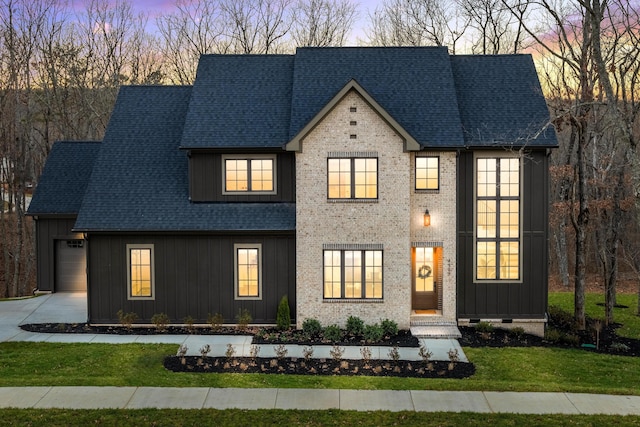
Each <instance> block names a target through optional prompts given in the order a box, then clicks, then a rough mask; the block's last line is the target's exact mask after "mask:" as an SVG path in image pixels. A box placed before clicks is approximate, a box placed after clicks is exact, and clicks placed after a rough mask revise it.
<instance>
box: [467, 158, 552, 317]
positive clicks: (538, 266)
mask: <svg viewBox="0 0 640 427" xmlns="http://www.w3.org/2000/svg"><path fill="white" fill-rule="evenodd" d="M473 159H474V157H473V152H464V153H462V154H461V155H460V157H459V162H458V196H457V197H458V200H457V202H458V285H457V288H458V303H457V305H458V317H459V318H471V319H473V318H498V319H500V318H501V319H512V318H513V319H517V318H536V319H537V318H543V317H544V316H545V313H546V310H547V282H548V271H547V268H548V267H547V258H548V252H547V233H548V203H549V202H548V197H549V193H548V188H549V182H548V179H549V178H548V166H549V164H548V157H547V155H546V152H545V151H541V150H540V151H533V152H531V153H528V154H527V155H526V156H525V159H524V160H523V164H524V171H523V172H524V173H523V191H522V209H523V212H522V214H523V235H522V239H523V240H522V251H523V256H522V277H523V281H522V283H509V282H505V283H473V256H474V252H473V204H474V200H473V184H474V179H473V167H474V162H473Z"/></svg>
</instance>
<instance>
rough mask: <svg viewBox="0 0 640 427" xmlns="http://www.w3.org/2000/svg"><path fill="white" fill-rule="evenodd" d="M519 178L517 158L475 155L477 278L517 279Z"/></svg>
mask: <svg viewBox="0 0 640 427" xmlns="http://www.w3.org/2000/svg"><path fill="white" fill-rule="evenodd" d="M520 181H521V179H520V159H519V158H517V157H477V158H476V189H475V190H476V191H475V195H476V200H475V224H476V230H475V238H476V242H475V256H476V258H475V261H476V262H475V264H476V274H475V278H476V280H478V281H503V280H509V281H517V280H520V278H521V277H520V276H521V257H520V247H521V216H520V201H521V182H520Z"/></svg>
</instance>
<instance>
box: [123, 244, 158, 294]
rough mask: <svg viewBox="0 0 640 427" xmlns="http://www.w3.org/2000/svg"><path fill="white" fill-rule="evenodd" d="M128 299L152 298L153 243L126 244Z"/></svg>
mask: <svg viewBox="0 0 640 427" xmlns="http://www.w3.org/2000/svg"><path fill="white" fill-rule="evenodd" d="M127 266H128V269H127V287H128V298H129V299H153V298H154V273H153V245H127Z"/></svg>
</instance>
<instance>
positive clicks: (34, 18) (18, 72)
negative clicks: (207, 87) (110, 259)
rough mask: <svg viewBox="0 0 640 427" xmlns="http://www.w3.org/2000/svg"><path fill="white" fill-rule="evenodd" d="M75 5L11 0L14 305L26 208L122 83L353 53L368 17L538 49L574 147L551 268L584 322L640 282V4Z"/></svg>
mask: <svg viewBox="0 0 640 427" xmlns="http://www.w3.org/2000/svg"><path fill="white" fill-rule="evenodd" d="M73 4H76V5H77V2H76V3H65V2H61V1H57V0H0V200H2V202H0V203H1V204H0V206H2V209H0V245H1V246H2V249H1V252H0V296H5V297H6V296H17V295H22V294H27V293H29V292H30V291H31V290H32V289H33V286H34V279H33V276H34V266H35V261H34V258H35V256H34V248H33V224H32V223H31V221H30V220H29V219H27V218H25V217H24V212H25V209H26V206H27V201H28V197H29V195H30V193H31V190H32V187H33V185H35V184H36V180H37V177H38V176H39V175H40V173H41V172H42V168H43V165H44V161H45V159H46V156H47V154H48V152H49V150H50V148H51V146H52V143H53V141H56V140H68V139H72V140H100V139H101V138H102V136H103V134H104V130H105V128H106V125H107V122H108V120H109V114H110V112H111V109H112V107H113V103H114V101H115V97H116V95H117V91H118V89H119V87H120V86H121V85H124V84H178V85H184V84H191V83H193V81H194V78H195V73H196V67H197V63H198V58H199V57H200V55H202V54H207V53H222V54H278V53H291V52H293V51H294V50H295V48H296V47H297V46H322V47H325V46H344V45H346V44H347V43H348V42H349V40H350V39H349V37H350V35H351V34H353V32H354V30H355V28H354V25H355V24H356V22H357V19H358V18H365V19H366V21H367V26H366V28H365V29H364V32H363V34H361V36H360V37H359V38H358V42H357V43H358V44H360V45H370V46H424V45H436V46H446V47H448V48H449V51H450V52H451V53H452V54H503V53H523V52H525V53H531V54H532V55H533V56H534V60H535V61H536V66H537V69H538V73H539V76H540V79H541V82H542V85H543V91H544V95H545V97H546V99H547V102H548V106H549V109H550V112H551V117H552V122H551V123H549V125H550V126H554V127H555V129H556V130H557V132H558V137H559V142H560V148H559V149H557V150H554V152H553V153H552V154H551V158H552V168H551V183H550V185H551V190H552V191H551V193H552V196H551V197H552V200H551V215H550V230H551V234H550V242H549V245H550V253H551V254H552V257H551V258H552V260H551V271H552V275H553V277H557V278H558V280H560V282H561V283H562V285H563V286H564V287H566V288H567V290H575V302H576V304H575V307H576V308H575V313H574V314H575V317H576V320H577V321H578V323H579V324H580V325H583V326H584V325H585V313H584V295H585V291H586V286H587V283H588V278H589V277H590V276H593V275H596V277H598V279H599V281H600V282H601V283H602V285H603V288H604V293H605V317H606V320H607V321H609V322H611V321H613V307H614V306H615V303H616V297H615V295H616V284H617V283H618V282H619V280H620V279H619V276H620V272H624V273H625V274H627V275H629V274H631V275H635V276H634V277H635V280H636V281H637V282H638V283H640V243H639V242H638V237H639V236H640V230H639V224H640V160H639V158H638V150H637V147H636V145H637V143H638V138H639V136H640V120H639V118H638V116H639V113H640V104H639V99H640V89H639V79H640V58H639V56H640V40H639V37H640V36H639V35H640V23H639V22H640V19H639V17H640V4H638V1H637V0H633V1H628V0H533V1H527V0H383V1H381V3H380V4H379V5H378V7H376V9H375V10H370V11H362V10H359V9H358V5H357V2H356V1H355V0H201V1H197V0H196V1H192V0H175V4H174V7H173V9H172V12H170V13H166V14H163V15H161V16H158V17H155V18H152V17H151V16H150V15H149V13H147V12H136V11H135V9H134V8H133V3H132V1H130V0H116V1H115V2H109V1H107V0H87V1H85V2H84V4H83V5H82V7H81V8H80V9H77V8H76V9H74V8H73ZM541 184H542V183H541ZM638 295H639V298H640V286H639V287H638ZM639 310H640V309H639ZM639 314H640V311H639Z"/></svg>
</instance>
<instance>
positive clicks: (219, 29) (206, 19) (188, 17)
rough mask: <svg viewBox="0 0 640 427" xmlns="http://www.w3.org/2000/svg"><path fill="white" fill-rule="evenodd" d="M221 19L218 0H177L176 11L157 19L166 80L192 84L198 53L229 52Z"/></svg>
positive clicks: (222, 17)
mask: <svg viewBox="0 0 640 427" xmlns="http://www.w3.org/2000/svg"><path fill="white" fill-rule="evenodd" d="M224 19H225V18H224V16H223V15H222V8H221V6H220V4H219V1H218V0H202V1H196V2H193V1H190V0H178V1H177V2H176V12H174V13H172V14H168V15H164V16H161V17H160V18H158V20H157V24H158V30H159V33H160V38H161V40H162V46H163V48H162V55H163V57H164V60H165V62H166V64H167V67H168V70H167V74H168V79H169V81H171V82H172V83H177V84H192V83H193V81H194V80H195V76H196V68H197V66H198V60H199V59H200V55H204V54H208V53H227V52H229V50H230V48H231V47H230V45H231V42H230V40H229V38H228V36H227V35H226V34H227V33H228V32H229V31H228V28H227V24H225V21H224Z"/></svg>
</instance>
